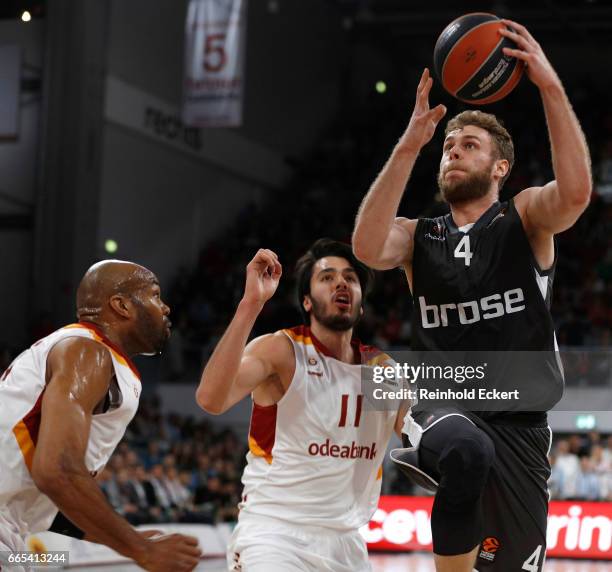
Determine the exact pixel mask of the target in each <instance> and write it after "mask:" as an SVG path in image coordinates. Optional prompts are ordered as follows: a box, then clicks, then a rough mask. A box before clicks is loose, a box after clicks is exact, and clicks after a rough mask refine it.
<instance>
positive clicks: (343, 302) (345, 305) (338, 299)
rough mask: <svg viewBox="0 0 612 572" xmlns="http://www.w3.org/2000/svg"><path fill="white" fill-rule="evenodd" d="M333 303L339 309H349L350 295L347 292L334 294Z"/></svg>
mask: <svg viewBox="0 0 612 572" xmlns="http://www.w3.org/2000/svg"><path fill="white" fill-rule="evenodd" d="M333 302H334V304H335V305H336V306H337V307H338V308H340V309H341V310H350V309H351V297H350V295H349V294H348V293H347V292H340V293H338V294H336V295H335V296H334V299H333Z"/></svg>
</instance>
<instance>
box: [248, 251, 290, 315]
mask: <svg viewBox="0 0 612 572" xmlns="http://www.w3.org/2000/svg"><path fill="white" fill-rule="evenodd" d="M282 273H283V267H282V266H281V263H280V262H279V261H278V256H277V255H276V253H275V252H273V251H272V250H268V249H267V248H260V249H259V250H258V251H257V254H255V256H254V257H253V260H251V262H249V264H248V265H247V272H246V285H245V287H244V297H243V299H244V300H246V301H249V302H255V303H258V304H264V303H265V302H267V301H268V300H269V299H270V298H272V296H273V295H274V292H276V289H277V288H278V283H279V281H280V277H281V275H282Z"/></svg>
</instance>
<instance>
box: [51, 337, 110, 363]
mask: <svg viewBox="0 0 612 572" xmlns="http://www.w3.org/2000/svg"><path fill="white" fill-rule="evenodd" d="M49 359H50V360H56V361H63V362H65V361H67V362H87V361H89V360H92V359H94V360H96V362H97V363H98V364H103V363H105V362H108V363H109V364H110V363H111V362H112V358H111V354H110V351H109V349H108V348H107V347H106V345H104V344H103V343H100V342H99V341H97V340H95V339H93V338H89V337H84V336H69V337H65V338H62V339H60V340H58V341H57V342H56V343H55V344H54V345H53V347H52V348H51V349H50V350H49Z"/></svg>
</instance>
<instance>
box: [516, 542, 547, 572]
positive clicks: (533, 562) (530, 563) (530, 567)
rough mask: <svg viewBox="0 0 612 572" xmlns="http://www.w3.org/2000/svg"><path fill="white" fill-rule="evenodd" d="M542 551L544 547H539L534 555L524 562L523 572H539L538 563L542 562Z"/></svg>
mask: <svg viewBox="0 0 612 572" xmlns="http://www.w3.org/2000/svg"><path fill="white" fill-rule="evenodd" d="M541 551H542V545H541V544H540V545H538V547H537V548H536V549H535V551H534V553H533V554H532V555H531V556H530V557H529V558H527V560H525V562H523V567H522V568H521V570H527V571H528V572H538V570H539V569H540V568H539V566H538V562H539V561H540V552H541Z"/></svg>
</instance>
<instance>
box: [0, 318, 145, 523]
mask: <svg viewBox="0 0 612 572" xmlns="http://www.w3.org/2000/svg"><path fill="white" fill-rule="evenodd" d="M70 337H87V338H90V339H93V340H96V341H97V342H99V343H101V344H102V345H104V346H105V347H106V348H107V349H108V350H109V351H110V354H111V356H112V360H113V367H114V370H115V372H114V373H115V378H116V381H117V387H118V388H119V390H120V393H121V397H120V398H119V399H113V400H112V401H114V403H111V406H110V408H109V410H108V411H107V412H106V413H100V414H95V415H93V417H92V422H91V430H90V433H89V442H88V444H87V452H86V455H85V465H86V466H87V469H88V470H89V471H90V472H91V473H92V475H94V474H97V473H98V472H99V471H100V470H101V469H102V468H103V467H104V466H105V465H106V462H107V461H108V459H109V458H110V456H111V454H112V452H113V451H114V450H115V447H116V446H117V444H118V443H119V441H120V440H121V438H122V437H123V434H124V433H125V429H126V427H127V425H128V424H129V422H130V421H131V420H132V418H133V417H134V414H135V413H136V409H137V408H138V400H139V397H140V393H141V384H140V377H139V374H138V370H137V369H136V368H135V366H134V365H133V363H132V362H131V360H130V359H129V358H128V357H127V356H125V355H124V354H122V353H121V352H120V351H119V349H118V348H116V346H114V345H113V344H112V342H110V341H109V340H107V339H106V338H105V337H104V336H103V334H102V332H100V331H99V330H98V329H97V328H96V327H95V326H94V325H92V324H89V323H79V324H71V325H69V326H65V327H64V328H61V329H59V330H57V331H55V332H53V333H52V334H50V335H49V336H47V337H45V338H43V339H41V340H39V341H38V342H36V343H35V344H34V345H33V346H32V347H30V348H29V349H28V350H26V351H24V352H23V353H22V354H21V355H20V356H19V357H18V358H17V359H16V360H15V361H14V362H13V363H12V364H11V366H10V367H9V368H8V369H7V370H6V371H5V372H4V375H3V376H2V378H0V524H1V523H2V521H4V522H5V523H8V524H9V525H10V526H11V527H12V528H13V529H14V530H15V531H18V532H19V533H20V534H26V533H28V532H39V531H43V530H47V529H48V528H49V526H50V525H51V523H52V522H53V519H54V518H55V516H56V514H57V507H56V506H55V505H54V504H53V502H52V501H51V500H50V499H49V497H47V496H46V495H44V494H43V493H41V492H40V491H39V490H38V489H37V488H36V485H35V484H34V481H33V480H32V477H31V475H30V471H31V469H32V461H33V458H34V452H35V450H36V443H37V440H38V430H39V427H40V420H41V419H40V417H41V406H42V398H43V395H44V392H45V388H46V382H45V380H46V369H47V356H48V354H49V352H50V351H51V349H52V348H53V346H55V344H57V343H58V342H59V341H60V340H63V339H65V338H70Z"/></svg>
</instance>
